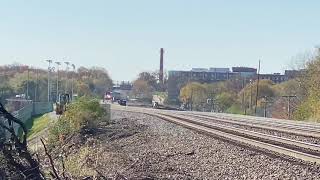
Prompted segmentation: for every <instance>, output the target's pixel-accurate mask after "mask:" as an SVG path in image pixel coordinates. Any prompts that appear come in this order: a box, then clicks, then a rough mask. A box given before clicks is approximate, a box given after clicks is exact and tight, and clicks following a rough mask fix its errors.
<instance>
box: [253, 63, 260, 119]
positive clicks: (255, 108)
mask: <svg viewBox="0 0 320 180" xmlns="http://www.w3.org/2000/svg"><path fill="white" fill-rule="evenodd" d="M259 80H260V60H259V69H258V79H257V93H256V106H255V107H254V114H255V115H257V106H258V97H259Z"/></svg>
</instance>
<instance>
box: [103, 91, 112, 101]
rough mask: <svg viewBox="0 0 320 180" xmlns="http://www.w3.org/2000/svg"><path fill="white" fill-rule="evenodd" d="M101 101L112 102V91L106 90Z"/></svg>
mask: <svg viewBox="0 0 320 180" xmlns="http://www.w3.org/2000/svg"><path fill="white" fill-rule="evenodd" d="M103 101H107V102H112V92H110V91H107V92H106V93H105V95H104V98H103Z"/></svg>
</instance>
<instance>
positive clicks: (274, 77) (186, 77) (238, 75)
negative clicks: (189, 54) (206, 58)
mask: <svg viewBox="0 0 320 180" xmlns="http://www.w3.org/2000/svg"><path fill="white" fill-rule="evenodd" d="M298 72H299V71H293V70H286V71H285V74H284V75H282V74H280V73H274V74H260V79H269V80H271V81H273V82H274V83H281V82H284V81H287V80H289V79H292V78H294V77H296V76H297V74H298ZM239 79H242V80H243V79H246V80H247V82H248V81H249V80H256V79H257V69H255V68H250V67H232V71H230V69H229V68H209V69H206V68H192V69H191V71H169V76H168V97H169V99H170V100H173V101H174V100H178V97H179V94H180V89H181V87H182V86H184V85H185V84H186V83H188V82H200V83H214V82H219V81H226V80H239Z"/></svg>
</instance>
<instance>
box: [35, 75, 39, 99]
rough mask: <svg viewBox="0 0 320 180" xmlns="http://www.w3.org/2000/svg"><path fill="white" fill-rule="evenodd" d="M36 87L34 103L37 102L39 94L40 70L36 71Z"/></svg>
mask: <svg viewBox="0 0 320 180" xmlns="http://www.w3.org/2000/svg"><path fill="white" fill-rule="evenodd" d="M36 78H37V79H36V87H35V88H34V102H37V94H38V87H39V69H36Z"/></svg>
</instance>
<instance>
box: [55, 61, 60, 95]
mask: <svg viewBox="0 0 320 180" xmlns="http://www.w3.org/2000/svg"><path fill="white" fill-rule="evenodd" d="M56 64H57V94H56V95H57V97H56V101H59V66H60V65H61V62H56Z"/></svg>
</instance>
